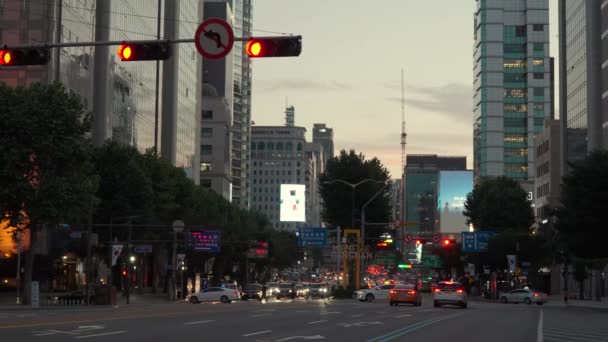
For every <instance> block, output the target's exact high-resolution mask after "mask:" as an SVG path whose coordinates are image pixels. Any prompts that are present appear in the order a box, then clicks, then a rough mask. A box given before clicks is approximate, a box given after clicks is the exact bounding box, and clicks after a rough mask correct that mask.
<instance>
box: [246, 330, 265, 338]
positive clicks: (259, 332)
mask: <svg viewBox="0 0 608 342" xmlns="http://www.w3.org/2000/svg"><path fill="white" fill-rule="evenodd" d="M269 332H272V330H262V331H256V332H252V333H249V334H243V335H241V336H245V337H249V336H255V335H262V334H268V333H269Z"/></svg>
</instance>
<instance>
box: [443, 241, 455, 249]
mask: <svg viewBox="0 0 608 342" xmlns="http://www.w3.org/2000/svg"><path fill="white" fill-rule="evenodd" d="M455 244H456V240H454V239H441V245H442V246H443V247H450V246H453V245H455Z"/></svg>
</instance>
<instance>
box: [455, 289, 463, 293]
mask: <svg viewBox="0 0 608 342" xmlns="http://www.w3.org/2000/svg"><path fill="white" fill-rule="evenodd" d="M456 292H458V293H463V292H464V290H462V289H458V290H456Z"/></svg>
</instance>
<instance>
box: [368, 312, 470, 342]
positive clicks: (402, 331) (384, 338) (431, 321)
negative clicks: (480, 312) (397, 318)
mask: <svg viewBox="0 0 608 342" xmlns="http://www.w3.org/2000/svg"><path fill="white" fill-rule="evenodd" d="M465 314H466V312H462V313H457V314H452V315H448V316H443V317H437V318H433V319H429V320H426V321H422V322H418V323H414V324H411V325H408V326H407V327H405V328H401V329H397V330H395V331H391V332H389V333H388V334H384V335H382V336H378V337H374V338H372V339H369V340H367V342H377V341H382V342H384V341H390V340H392V339H394V338H397V337H399V336H402V335H405V334H407V333H410V332H412V331H415V330H418V329H420V328H424V327H426V326H428V325H431V324H434V323H437V322H440V321H444V320H447V319H450V318H455V317H458V316H462V315H465Z"/></svg>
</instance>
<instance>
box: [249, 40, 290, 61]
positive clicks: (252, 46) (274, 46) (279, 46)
mask: <svg viewBox="0 0 608 342" xmlns="http://www.w3.org/2000/svg"><path fill="white" fill-rule="evenodd" d="M245 52H246V53H247V55H248V56H249V57H251V58H264V57H297V56H299V55H300V54H301V53H302V36H285V37H272V38H251V39H249V41H247V44H246V45H245Z"/></svg>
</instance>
